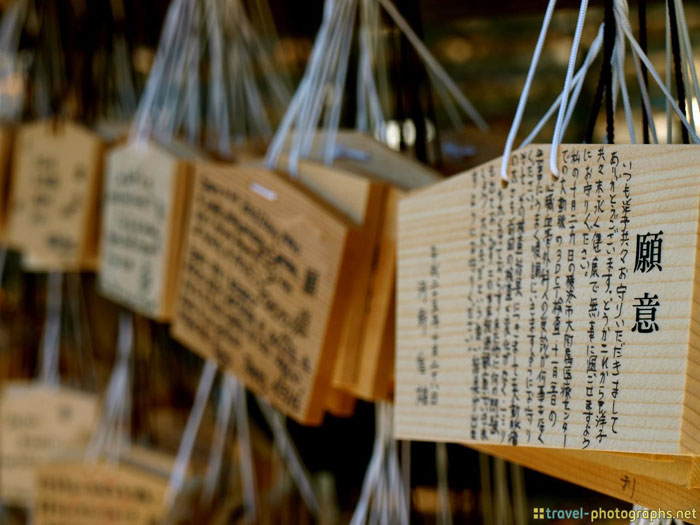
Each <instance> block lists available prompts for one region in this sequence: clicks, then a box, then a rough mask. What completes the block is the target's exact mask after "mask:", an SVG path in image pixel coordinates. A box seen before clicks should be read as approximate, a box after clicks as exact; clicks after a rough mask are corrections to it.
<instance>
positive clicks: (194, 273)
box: [172, 162, 352, 424]
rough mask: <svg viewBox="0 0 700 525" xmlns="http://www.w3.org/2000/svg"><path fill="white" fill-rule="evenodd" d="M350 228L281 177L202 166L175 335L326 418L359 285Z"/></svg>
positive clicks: (278, 399)
mask: <svg viewBox="0 0 700 525" xmlns="http://www.w3.org/2000/svg"><path fill="white" fill-rule="evenodd" d="M351 231H352V225H351V224H350V222H349V221H347V220H346V219H344V218H343V217H342V216H340V215H339V214H337V213H335V212H334V211H333V210H331V209H330V208H329V207H328V206H327V205H325V204H323V203H322V202H320V201H319V200H318V199H316V198H314V197H313V196H312V195H311V194H310V192H308V191H306V190H304V189H303V188H302V187H301V186H300V185H298V184H296V183H294V182H292V181H291V180H289V179H287V178H286V177H284V176H281V175H278V174H275V173H273V172H270V171H267V170H264V169H262V168H258V167H255V166H237V165H233V166H227V165H220V164H214V163H204V162H202V163H198V164H197V166H196V170H195V179H194V189H193V192H192V211H191V219H190V221H189V227H188V229H187V234H186V243H185V249H184V254H183V266H182V270H181V277H180V283H179V293H178V299H177V308H176V312H175V316H174V319H173V325H172V333H173V335H174V336H175V337H176V338H177V339H178V340H180V341H181V342H182V343H183V344H185V345H186V346H188V347H189V348H190V349H192V350H193V351H195V352H198V353H200V354H202V355H204V356H206V357H213V358H215V359H216V360H217V361H218V362H219V364H220V365H221V366H222V368H224V369H227V370H230V371H232V372H233V373H234V374H235V375H236V376H237V377H238V378H239V379H241V380H242V381H243V382H244V383H245V384H246V386H247V387H249V388H250V389H251V390H253V391H254V392H256V393H258V394H261V395H263V396H264V397H266V398H267V399H269V400H270V401H271V402H272V403H273V404H274V405H276V406H277V407H278V408H280V410H281V411H282V412H284V413H285V414H287V415H289V416H291V417H293V418H295V419H296V420H298V421H300V422H303V423H309V424H311V423H319V422H320V421H321V418H322V415H323V409H324V404H325V399H324V397H325V394H326V392H327V390H328V387H329V386H330V380H331V371H332V366H333V363H334V361H335V353H336V349H337V344H338V338H339V335H340V330H341V328H342V322H343V316H344V313H345V311H346V308H347V303H348V299H349V291H350V286H352V283H351V282H348V279H346V276H347V275H348V274H347V273H346V272H347V265H348V264H350V262H351V261H350V260H349V258H348V257H347V256H346V255H347V244H348V238H349V236H350V235H351V233H350V232H351Z"/></svg>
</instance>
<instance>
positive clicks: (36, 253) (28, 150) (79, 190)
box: [6, 120, 104, 270]
mask: <svg viewBox="0 0 700 525" xmlns="http://www.w3.org/2000/svg"><path fill="white" fill-rule="evenodd" d="M103 150H104V142H103V140H102V138H100V137H99V136H98V135H97V134H95V133H93V132H91V131H89V130H88V129H86V128H84V127H82V126H80V125H78V124H76V123H73V122H59V121H48V120H44V121H37V122H33V123H30V124H25V125H22V126H19V128H18V130H17V135H16V139H15V143H14V160H13V165H12V180H11V186H10V196H9V208H8V218H7V228H6V240H7V242H8V244H9V245H10V246H11V247H13V248H16V249H19V250H21V251H22V252H24V254H25V255H26V257H27V258H26V262H27V263H28V265H29V266H30V267H32V268H33V269H37V270H81V269H94V268H95V263H96V258H97V244H98V242H97V235H98V231H99V228H98V219H97V218H98V206H99V191H100V177H101V171H102V154H103Z"/></svg>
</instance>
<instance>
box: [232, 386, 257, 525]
mask: <svg viewBox="0 0 700 525" xmlns="http://www.w3.org/2000/svg"><path fill="white" fill-rule="evenodd" d="M235 388H236V396H235V398H234V411H235V413H236V425H237V426H238V432H237V434H236V439H237V442H238V452H239V459H240V469H241V481H242V485H243V506H244V508H245V512H246V518H247V519H248V520H249V521H250V522H255V520H256V519H257V514H258V513H257V507H258V496H257V489H256V481H255V468H254V464H253V447H252V445H251V439H250V426H249V424H248V422H249V418H248V401H247V399H248V398H247V395H246V390H245V388H243V385H242V384H241V383H240V382H239V381H237V380H236V382H235Z"/></svg>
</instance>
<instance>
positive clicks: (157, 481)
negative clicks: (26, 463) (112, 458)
mask: <svg viewBox="0 0 700 525" xmlns="http://www.w3.org/2000/svg"><path fill="white" fill-rule="evenodd" d="M36 487H37V501H36V506H35V508H34V519H35V522H36V523H37V524H39V525H59V524H65V525H68V524H71V525H83V524H84V525H88V524H94V523H115V524H119V523H123V524H127V523H128V524H135V525H152V524H154V523H161V522H162V520H163V518H164V515H165V506H164V497H165V492H166V490H167V487H168V478H167V476H163V475H158V474H156V473H154V472H153V471H152V469H150V468H149V467H146V468H139V467H136V466H132V465H127V464H123V463H111V462H97V463H75V462H74V463H69V462H68V463H47V464H44V465H42V466H41V467H40V468H39V470H38V474H37V480H36Z"/></svg>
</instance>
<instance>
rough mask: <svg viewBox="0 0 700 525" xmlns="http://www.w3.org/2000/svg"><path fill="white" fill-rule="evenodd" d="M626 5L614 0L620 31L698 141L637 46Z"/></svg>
mask: <svg viewBox="0 0 700 525" xmlns="http://www.w3.org/2000/svg"><path fill="white" fill-rule="evenodd" d="M626 6H627V2H626V1H625V0H615V10H616V11H617V12H618V17H617V23H618V25H619V26H620V27H621V29H622V31H623V32H624V33H625V36H626V37H627V40H628V41H629V43H630V46H631V47H632V50H633V51H634V53H636V55H637V56H638V57H639V59H640V60H641V61H642V62H643V63H644V65H645V66H646V67H647V69H648V70H649V74H650V75H651V77H652V78H653V79H654V81H655V82H656V84H657V85H658V86H659V88H660V89H661V91H662V92H663V94H664V96H665V97H666V99H667V101H668V103H669V105H670V106H671V108H673V111H674V112H675V113H676V115H678V118H679V119H680V121H681V124H682V125H683V126H685V128H686V129H687V130H688V135H689V136H690V138H691V140H692V141H693V142H694V143H695V144H698V143H700V138H698V136H697V134H696V133H695V130H694V129H693V128H692V127H691V126H690V123H689V122H688V119H686V117H685V116H684V115H683V113H682V112H681V110H680V108H679V107H678V104H677V103H676V101H675V100H674V98H673V95H671V92H670V91H669V90H668V89H667V88H666V86H665V85H664V83H663V82H662V81H661V78H660V77H659V74H658V73H657V72H656V69H654V67H653V65H652V64H651V61H650V60H649V58H648V57H647V56H646V54H645V53H644V51H642V49H641V48H640V47H639V44H638V43H637V41H636V40H635V38H634V36H633V35H632V29H631V28H630V24H629V20H628V19H627V18H624V13H625V9H626Z"/></svg>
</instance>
